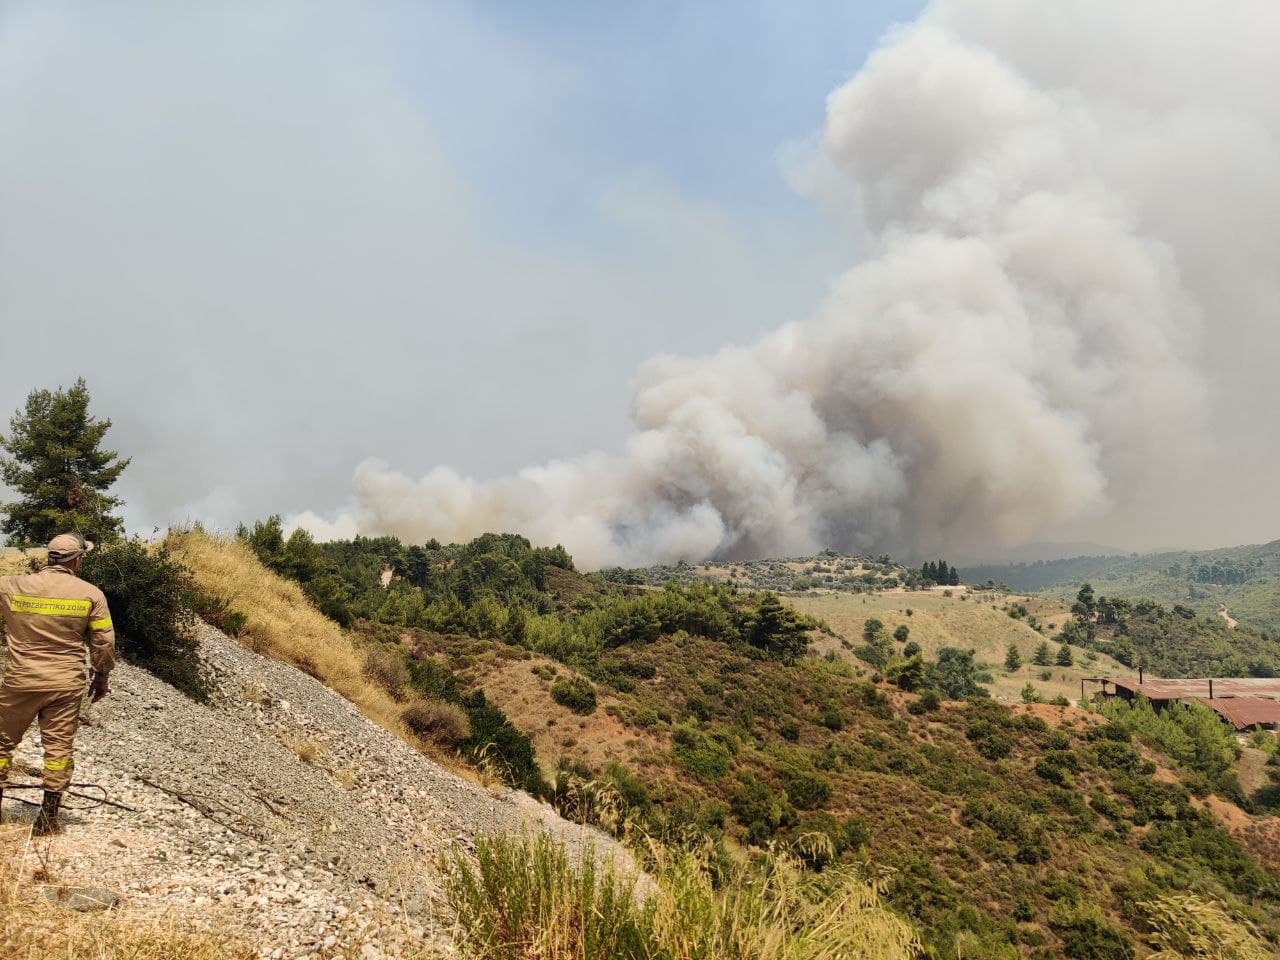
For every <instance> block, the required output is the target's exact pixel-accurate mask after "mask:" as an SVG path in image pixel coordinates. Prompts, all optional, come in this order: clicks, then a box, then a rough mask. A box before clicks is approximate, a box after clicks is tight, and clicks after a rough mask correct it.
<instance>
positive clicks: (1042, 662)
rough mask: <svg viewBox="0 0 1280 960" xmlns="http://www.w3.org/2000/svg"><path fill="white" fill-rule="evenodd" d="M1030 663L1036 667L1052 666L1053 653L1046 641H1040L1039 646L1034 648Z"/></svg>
mask: <svg viewBox="0 0 1280 960" xmlns="http://www.w3.org/2000/svg"><path fill="white" fill-rule="evenodd" d="M1031 662H1032V663H1034V664H1035V665H1036V666H1037V667H1051V666H1053V651H1052V650H1051V649H1050V647H1049V644H1048V642H1047V641H1044V640H1041V641H1040V645H1039V646H1038V647H1036V652H1035V653H1034V654H1033V655H1032V657H1031Z"/></svg>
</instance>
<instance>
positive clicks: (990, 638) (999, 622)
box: [787, 587, 1137, 703]
mask: <svg viewBox="0 0 1280 960" xmlns="http://www.w3.org/2000/svg"><path fill="white" fill-rule="evenodd" d="M964 595H965V590H964V588H962V587H956V588H954V589H953V591H952V596H950V597H948V596H946V595H945V594H944V592H943V591H942V590H926V591H919V592H910V593H908V592H904V591H886V592H883V593H868V594H852V593H807V594H803V595H799V596H788V597H787V602H788V603H790V604H791V605H792V606H794V607H796V608H797V609H799V610H801V611H803V612H805V613H808V614H812V615H813V616H815V617H819V618H821V619H823V620H825V621H826V622H827V623H828V624H830V626H831V628H832V629H833V630H835V631H836V632H837V633H838V634H839V635H840V636H841V637H844V638H845V639H846V640H848V641H849V642H850V643H852V644H853V645H854V646H858V645H860V644H861V643H862V642H863V640H862V627H863V624H864V623H865V622H866V620H867V619H869V618H871V617H875V618H876V619H878V620H880V621H881V622H882V623H884V626H885V630H886V632H887V633H890V634H892V633H893V631H894V629H895V628H897V627H898V626H906V627H907V628H908V629H909V630H910V631H911V636H910V639H911V640H914V641H915V642H916V643H918V644H920V646H921V648H922V649H923V650H924V653H925V656H926V657H929V658H931V657H934V656H936V655H937V652H938V650H939V648H941V647H946V646H951V647H960V648H962V649H968V648H970V647H972V648H973V649H974V650H975V651H976V653H977V657H978V659H979V660H984V661H986V662H987V663H989V664H991V665H992V667H993V670H992V674H993V676H994V677H995V683H993V684H990V685H989V686H990V689H991V693H992V695H993V696H995V697H996V698H997V699H999V700H1006V701H1012V702H1015V703H1016V702H1018V700H1019V699H1020V695H1021V692H1022V687H1023V685H1024V684H1026V683H1028V682H1030V683H1031V684H1032V686H1034V687H1035V688H1036V689H1037V690H1038V691H1039V693H1040V694H1041V696H1043V697H1044V698H1045V699H1046V700H1047V699H1050V698H1052V697H1055V696H1057V695H1059V694H1061V695H1063V696H1065V697H1067V698H1068V699H1069V700H1073V701H1074V700H1078V699H1080V679H1081V678H1082V677H1096V676H1110V677H1129V676H1136V675H1137V671H1136V670H1131V669H1129V668H1128V667H1126V666H1124V665H1122V664H1119V663H1117V662H1116V661H1114V660H1112V659H1111V658H1110V657H1108V656H1105V655H1102V654H1099V655H1098V656H1097V659H1096V661H1095V662H1093V663H1088V662H1086V660H1085V654H1084V652H1083V651H1081V650H1080V649H1079V648H1077V649H1075V651H1074V653H1075V655H1076V664H1075V666H1073V667H1058V666H1054V667H1049V668H1047V669H1049V670H1050V672H1051V674H1052V678H1051V679H1050V680H1047V681H1046V680H1041V679H1040V672H1041V671H1042V670H1044V669H1046V668H1044V667H1037V666H1034V665H1032V663H1031V658H1032V656H1033V655H1034V653H1035V650H1036V647H1037V646H1038V645H1039V644H1040V643H1042V642H1044V641H1048V643H1049V647H1050V649H1051V650H1052V651H1053V652H1054V653H1055V654H1056V653H1057V651H1058V644H1057V643H1056V642H1055V641H1054V640H1053V639H1052V638H1051V637H1052V635H1053V634H1056V633H1057V632H1058V629H1059V628H1061V627H1062V624H1063V623H1064V622H1065V620H1066V619H1067V618H1068V617H1069V616H1070V609H1069V607H1068V606H1067V605H1066V604H1063V603H1059V602H1058V601H1056V600H1045V599H1043V598H1040V597H1017V596H1008V597H1006V596H1004V595H998V594H992V593H988V592H985V591H975V592H973V593H969V594H968V597H967V599H963V600H962V599H961V597H962V596H964ZM1015 602H1019V603H1023V604H1024V605H1025V606H1026V607H1027V609H1028V610H1029V612H1030V613H1032V614H1034V615H1035V616H1036V617H1038V618H1039V619H1040V620H1041V622H1042V623H1043V624H1044V625H1045V632H1046V634H1048V636H1046V635H1044V634H1039V633H1037V632H1036V631H1035V630H1033V629H1031V627H1030V626H1028V625H1027V623H1026V622H1025V621H1023V620H1015V619H1014V618H1013V617H1011V616H1009V614H1008V613H1007V612H1005V610H1003V609H1000V608H1003V607H1004V606H1005V605H1007V604H1010V603H1015ZM993 604H994V605H995V606H996V607H997V609H994V610H993V609H992V605H993ZM908 609H910V610H911V611H912V612H911V615H908V614H907V612H906V611H907V610H908ZM1049 624H1053V625H1054V627H1055V629H1053V630H1049V629H1048V625H1049ZM1011 643H1012V644H1014V645H1015V646H1016V647H1017V648H1018V652H1019V653H1020V654H1021V655H1022V661H1023V666H1022V668H1021V669H1020V670H1017V671H1015V672H1012V673H1010V672H1008V671H1006V670H1005V669H1004V666H1003V665H1004V656H1005V650H1006V649H1007V648H1008V646H1009V644H1011ZM828 650H834V651H835V652H836V653H837V655H838V656H840V657H842V658H844V659H848V660H851V661H853V662H854V663H855V664H856V665H858V666H865V664H863V663H862V661H860V660H857V659H856V658H854V657H853V655H852V654H851V653H850V652H849V651H848V650H846V649H844V648H843V647H842V645H841V644H840V643H839V641H833V640H831V639H829V638H826V637H823V638H820V639H819V640H818V641H817V642H816V643H815V644H814V651H815V652H816V653H819V654H822V653H826V652H827V651H828ZM1087 689H1090V690H1091V689H1093V688H1092V687H1090V688H1087Z"/></svg>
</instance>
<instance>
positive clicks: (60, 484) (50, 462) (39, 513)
mask: <svg viewBox="0 0 1280 960" xmlns="http://www.w3.org/2000/svg"><path fill="white" fill-rule="evenodd" d="M110 427H111V421H110V420H97V419H94V418H93V417H91V416H90V415H89V388H88V387H87V386H85V382H84V379H83V378H81V379H79V380H77V381H76V382H75V385H74V386H73V387H71V388H70V389H69V390H62V389H58V390H55V391H49V390H33V391H31V393H30V394H28V396H27V404H26V408H25V410H18V411H15V413H14V415H13V417H12V418H10V420H9V435H8V436H7V437H0V447H3V448H4V450H5V451H7V452H8V454H9V456H7V457H0V478H3V480H4V482H5V484H6V485H8V486H9V487H10V488H11V489H13V490H14V491H15V492H16V493H17V494H18V496H19V498H20V499H18V500H15V501H13V502H11V503H7V504H5V505H4V509H5V510H6V511H7V513H8V516H7V517H5V518H4V522H3V524H0V529H2V530H3V531H4V532H5V533H7V534H8V535H9V540H10V542H11V543H15V544H19V545H29V544H40V543H45V542H47V541H48V540H50V539H51V538H53V537H54V536H56V535H57V534H59V533H79V534H81V535H82V536H85V537H88V538H90V539H94V540H103V541H110V540H114V539H117V538H118V537H119V536H120V533H121V531H122V529H123V526H124V522H123V521H122V520H121V519H120V518H119V517H116V516H113V515H112V513H111V511H113V510H115V509H116V508H117V507H119V506H120V505H121V504H122V503H123V501H122V500H120V499H119V498H117V497H112V496H109V495H108V494H107V492H106V491H107V490H108V489H110V488H111V486H112V484H114V483H115V482H116V480H118V479H119V477H120V474H121V473H122V472H123V471H124V468H125V467H127V466H128V465H129V460H128V459H127V458H126V459H124V460H121V459H120V457H119V454H117V453H116V452H115V451H114V450H102V449H100V446H99V445H100V444H101V443H102V438H103V436H104V435H105V434H106V432H107V430H108V429H109V428H110Z"/></svg>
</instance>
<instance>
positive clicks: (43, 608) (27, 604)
mask: <svg viewBox="0 0 1280 960" xmlns="http://www.w3.org/2000/svg"><path fill="white" fill-rule="evenodd" d="M9 609H10V610H12V611H13V612H14V613H34V614H40V615H43V616H47V617H87V616H88V615H89V601H88V600H62V599H59V598H58V597H18V596H15V597H10V598H9Z"/></svg>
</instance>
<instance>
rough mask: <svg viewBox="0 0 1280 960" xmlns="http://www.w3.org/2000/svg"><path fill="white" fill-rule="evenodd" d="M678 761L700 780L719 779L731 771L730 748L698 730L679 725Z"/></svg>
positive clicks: (676, 749) (676, 750)
mask: <svg viewBox="0 0 1280 960" xmlns="http://www.w3.org/2000/svg"><path fill="white" fill-rule="evenodd" d="M675 734H676V735H675V741H676V745H675V748H674V749H673V750H672V754H673V755H674V756H675V759H676V762H677V763H679V764H680V765H681V766H682V767H684V768H685V769H686V770H688V771H689V772H690V773H692V774H694V775H695V776H696V777H698V779H700V780H719V779H720V778H721V777H723V776H724V775H725V774H726V773H728V772H729V760H730V756H729V750H728V748H727V747H725V745H724V744H722V743H719V742H718V741H715V740H711V739H708V738H707V737H705V736H703V735H702V734H701V733H699V732H697V731H696V730H690V729H688V728H686V727H679V728H677V729H676V731H675Z"/></svg>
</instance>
